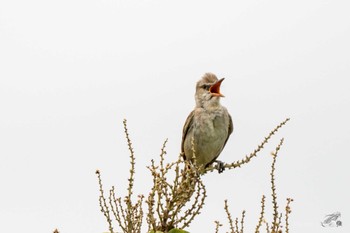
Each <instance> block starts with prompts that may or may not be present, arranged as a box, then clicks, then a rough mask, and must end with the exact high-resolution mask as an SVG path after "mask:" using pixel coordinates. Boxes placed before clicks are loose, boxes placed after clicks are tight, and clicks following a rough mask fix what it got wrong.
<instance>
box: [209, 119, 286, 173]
mask: <svg viewBox="0 0 350 233" xmlns="http://www.w3.org/2000/svg"><path fill="white" fill-rule="evenodd" d="M289 120H290V118H286V119H285V120H284V121H282V122H281V123H280V124H279V125H277V126H276V127H275V128H274V129H273V130H272V131H271V132H270V133H269V135H268V136H267V137H265V138H264V140H263V141H262V142H261V143H260V144H259V145H258V147H257V148H256V149H255V150H254V151H253V152H252V153H250V154H249V155H247V156H245V158H243V159H241V160H238V161H236V162H233V163H229V164H225V165H224V168H225V169H234V168H237V167H241V166H242V165H243V164H247V163H249V162H250V160H251V159H252V158H253V157H256V156H257V154H258V152H259V151H261V150H262V149H263V148H264V146H265V145H266V144H267V143H268V141H269V140H270V139H271V137H272V136H273V135H274V134H275V133H277V131H278V130H279V129H280V128H282V127H283V126H284V125H285V124H286V123H287V122H288V121H289ZM214 170H218V165H215V166H210V167H207V168H205V169H204V171H205V172H209V171H210V172H212V171H214Z"/></svg>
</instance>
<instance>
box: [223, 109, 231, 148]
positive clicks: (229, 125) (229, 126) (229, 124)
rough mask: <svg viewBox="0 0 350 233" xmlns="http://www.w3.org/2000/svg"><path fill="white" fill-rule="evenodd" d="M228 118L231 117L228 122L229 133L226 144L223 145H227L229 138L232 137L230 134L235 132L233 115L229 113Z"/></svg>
mask: <svg viewBox="0 0 350 233" xmlns="http://www.w3.org/2000/svg"><path fill="white" fill-rule="evenodd" d="M228 118H229V123H228V134H227V138H226V141H225V144H224V146H223V147H225V145H226V142H227V140H228V138H229V137H230V135H231V134H232V132H233V122H232V117H231V115H230V114H228Z"/></svg>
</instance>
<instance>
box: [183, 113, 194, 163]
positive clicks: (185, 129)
mask: <svg viewBox="0 0 350 233" xmlns="http://www.w3.org/2000/svg"><path fill="white" fill-rule="evenodd" d="M193 118H194V110H193V111H192V112H191V113H190V115H188V117H187V119H186V122H185V125H184V127H183V129H182V142H181V153H182V155H183V157H184V159H186V157H185V139H186V136H187V133H188V132H189V131H190V129H191V127H192V126H193V124H192V122H193Z"/></svg>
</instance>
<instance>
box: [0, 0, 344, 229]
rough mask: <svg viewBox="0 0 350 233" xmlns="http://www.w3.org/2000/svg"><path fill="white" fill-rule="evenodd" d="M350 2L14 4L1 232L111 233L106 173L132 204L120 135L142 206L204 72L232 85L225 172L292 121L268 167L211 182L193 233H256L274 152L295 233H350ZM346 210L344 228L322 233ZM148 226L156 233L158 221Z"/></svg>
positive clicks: (1, 128)
mask: <svg viewBox="0 0 350 233" xmlns="http://www.w3.org/2000/svg"><path fill="white" fill-rule="evenodd" d="M349 12H350V2H349V1H341V0H339V1H334V0H302V1H301V0H300V1H299V0H296V1H277V0H276V1H270V0H267V1H253V0H245V1H164V0H162V1H160V0H159V1H151V0H128V1H126V0H84V1H82V0H61V1H46V0H31V1H23V0H22V1H21V0H11V1H10V0H1V1H0V159H1V160H0V187H1V191H0V232H35V233H45V232H52V231H53V229H55V228H56V227H57V228H59V229H60V230H61V232H62V233H72V232H81V233H83V232H84V233H102V232H104V231H107V230H108V227H107V223H106V222H105V219H104V216H103V215H102V214H101V213H100V211H99V206H98V195H99V193H98V185H97V179H96V176H95V174H94V172H95V170H96V169H100V170H101V172H102V178H103V180H104V185H105V188H110V187H111V186H112V185H116V187H117V193H118V195H121V196H124V195H125V194H126V185H127V183H126V181H127V177H128V169H129V157H128V151H127V144H126V141H125V138H124V134H123V125H122V121H123V119H124V118H127V119H128V125H129V130H130V132H129V133H130V136H131V138H132V140H133V143H134V148H135V153H136V163H137V164H136V169H137V171H136V181H135V186H136V187H135V194H140V193H144V194H145V195H147V194H148V192H149V186H150V184H151V177H150V175H149V172H148V171H147V169H146V166H147V165H149V164H150V160H151V159H152V158H158V154H159V152H160V148H161V145H162V143H163V141H164V140H165V139H166V138H168V139H169V143H168V155H167V156H168V159H169V160H168V161H172V160H174V159H176V158H177V156H178V154H179V152H180V143H181V133H182V126H183V124H184V122H185V119H186V117H187V115H188V114H189V112H190V111H191V110H192V109H193V107H194V98H193V96H194V90H195V83H196V81H198V80H199V79H200V78H201V76H202V75H203V74H204V73H205V72H213V73H215V74H217V76H218V77H220V78H221V77H225V78H226V79H225V81H224V82H223V83H222V93H223V94H224V95H225V96H226V97H225V98H223V99H222V104H223V105H224V106H226V107H227V108H228V110H229V112H230V113H231V115H232V118H233V122H234V126H235V129H234V132H233V134H232V136H231V138H230V140H229V141H228V143H227V145H226V148H225V149H224V151H223V152H222V154H221V156H220V159H221V160H223V161H226V162H232V161H235V160H238V159H241V158H243V157H244V156H245V155H246V154H249V153H250V152H252V151H253V150H254V149H255V147H256V146H257V145H258V144H259V143H260V142H261V141H262V139H263V138H264V137H265V136H266V135H267V134H268V132H269V131H270V130H272V129H273V128H274V127H275V126H276V125H277V124H279V123H280V122H281V121H283V120H284V119H285V118H286V117H290V118H291V121H290V122H289V123H288V124H287V125H286V126H285V127H284V128H282V129H281V131H280V132H279V133H278V134H277V135H276V136H274V137H273V139H272V140H271V142H270V143H269V145H268V146H267V147H266V148H265V149H264V150H263V151H262V152H261V153H260V154H259V157H258V158H255V159H254V160H252V162H251V163H250V164H248V165H246V166H244V167H242V168H240V169H237V170H231V171H226V172H224V173H223V174H221V175H219V174H217V173H211V174H208V175H206V176H204V178H203V179H204V182H205V184H206V187H207V194H208V198H207V201H206V206H205V208H204V209H203V211H202V215H200V216H199V217H198V218H197V219H195V221H194V222H193V224H192V225H191V226H190V228H189V229H188V230H189V231H191V232H214V229H215V225H214V221H215V220H220V221H221V222H222V223H225V224H226V228H222V231H223V232H226V230H228V225H227V221H226V216H225V212H224V209H223V206H224V199H228V200H229V204H230V209H231V212H232V215H233V216H234V217H236V216H240V214H241V211H242V210H243V209H245V210H246V211H247V212H246V229H247V232H252V231H253V229H254V228H255V225H256V223H257V221H258V216H259V213H260V199H261V196H262V195H263V194H265V195H266V196H267V203H266V205H267V206H269V207H268V209H267V216H266V219H267V220H271V219H272V213H271V204H270V202H271V196H270V186H269V184H270V183H269V181H270V179H269V173H270V164H271V160H272V158H271V156H270V152H271V151H272V150H273V149H274V147H275V146H276V145H277V144H278V142H279V140H280V138H282V137H284V138H285V143H284V145H283V147H282V149H281V151H280V156H279V158H278V160H277V165H276V166H277V168H276V169H277V170H276V176H277V180H276V182H277V193H278V198H279V205H280V206H281V208H282V209H283V208H284V205H285V198H287V197H292V198H294V200H295V201H294V203H293V204H292V211H293V212H292V214H291V217H290V224H291V227H290V228H291V230H290V231H291V232H298V233H303V232H330V231H331V230H332V232H349V231H350V228H349V225H350V217H349V215H350V203H349V197H350V191H349V188H348V183H349V179H350V172H349V168H348V164H349V142H350V123H349V119H350V109H349V107H350V93H349V87H350V84H349V75H350V66H349V65H350V43H349V41H350V14H349ZM336 211H339V212H341V214H342V218H341V220H342V222H343V227H341V228H339V227H338V228H337V229H329V228H322V227H321V225H320V222H321V221H322V220H323V218H324V216H325V215H326V214H331V213H333V212H336ZM145 223H146V222H145Z"/></svg>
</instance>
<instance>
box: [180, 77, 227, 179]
mask: <svg viewBox="0 0 350 233" xmlns="http://www.w3.org/2000/svg"><path fill="white" fill-rule="evenodd" d="M223 81H224V78H221V79H220V80H218V78H217V76H216V75H215V74H213V73H205V74H204V75H203V76H202V78H201V79H200V80H199V81H198V82H197V84H196V92H195V101H196V105H195V108H194V110H193V111H192V112H191V113H190V114H189V115H188V117H187V119H186V122H185V124H184V126H183V130H182V142H181V154H182V156H183V158H184V159H185V160H189V161H191V162H195V163H196V165H197V167H198V168H200V172H201V174H202V173H204V169H205V168H207V167H209V166H210V165H211V164H213V163H214V162H217V163H218V164H219V166H218V171H219V173H221V172H223V170H224V163H223V162H221V161H218V160H217V158H218V156H219V155H220V153H221V152H222V150H223V149H224V147H225V145H226V143H227V141H228V139H229V137H230V135H231V134H232V132H233V122H232V117H231V115H230V114H229V113H228V111H227V109H226V108H225V107H224V106H222V105H221V104H220V99H221V98H222V97H224V95H223V94H222V93H221V92H220V86H221V83H222V82H223ZM193 150H194V152H195V153H194V155H195V156H193ZM194 157H195V161H194Z"/></svg>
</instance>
